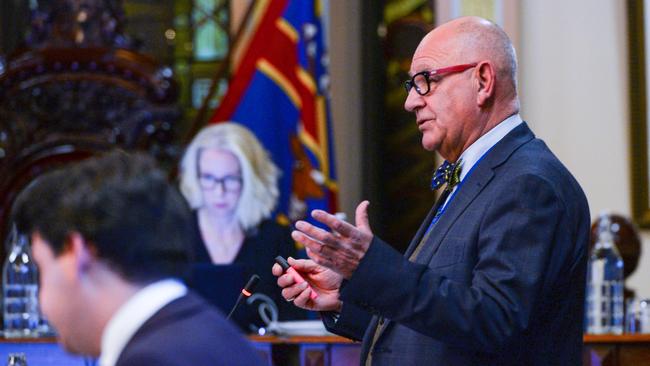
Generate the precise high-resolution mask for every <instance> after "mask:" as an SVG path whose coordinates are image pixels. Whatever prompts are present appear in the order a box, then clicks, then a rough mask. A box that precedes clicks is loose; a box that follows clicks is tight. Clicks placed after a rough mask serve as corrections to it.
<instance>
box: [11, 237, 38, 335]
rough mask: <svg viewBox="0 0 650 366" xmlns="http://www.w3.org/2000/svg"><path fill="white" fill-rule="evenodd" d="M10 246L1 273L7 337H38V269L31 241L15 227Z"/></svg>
mask: <svg viewBox="0 0 650 366" xmlns="http://www.w3.org/2000/svg"><path fill="white" fill-rule="evenodd" d="M8 244H9V246H10V248H11V249H10V251H9V255H8V256H7V258H6V260H5V262H4V267H3V272H2V288H3V295H4V296H3V310H4V313H3V315H4V336H5V338H21V337H35V336H38V329H39V323H40V316H39V308H38V269H37V267H36V263H34V260H33V257H32V254H31V250H30V247H29V241H28V240H27V237H26V236H25V235H22V234H19V233H18V231H17V230H16V226H15V225H13V227H12V229H11V234H10V235H9V241H8Z"/></svg>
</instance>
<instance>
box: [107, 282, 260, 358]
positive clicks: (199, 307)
mask: <svg viewBox="0 0 650 366" xmlns="http://www.w3.org/2000/svg"><path fill="white" fill-rule="evenodd" d="M262 364H263V363H262V361H260V360H259V359H258V358H257V352H256V351H255V349H254V348H253V347H252V346H251V344H250V343H249V341H247V340H246V339H245V338H244V337H243V336H242V335H241V334H240V333H239V332H238V331H237V330H236V328H235V326H234V325H232V324H230V323H229V322H228V321H226V320H225V319H224V317H223V316H222V315H221V314H220V313H218V312H217V311H216V310H215V309H213V308H212V307H211V306H209V305H207V304H206V303H205V302H204V301H203V299H202V298H201V297H199V296H198V295H195V294H193V293H191V292H190V293H189V294H188V295H186V296H183V297H181V298H179V299H176V300H174V301H172V302H171V303H169V304H167V305H166V306H165V307H163V308H162V309H160V310H159V311H158V312H157V313H156V314H154V316H153V317H151V318H150V319H149V320H147V321H146V322H145V323H144V324H143V325H142V327H141V328H140V329H138V331H137V332H136V333H135V334H134V335H133V338H131V340H130V341H129V343H128V344H127V345H126V347H124V350H122V353H121V354H120V357H119V359H118V361H117V363H116V366H143V365H156V366H181V365H182V366H184V365H211V366H212V365H242V366H244V365H262Z"/></svg>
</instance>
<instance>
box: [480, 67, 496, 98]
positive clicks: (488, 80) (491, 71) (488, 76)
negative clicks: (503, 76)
mask: <svg viewBox="0 0 650 366" xmlns="http://www.w3.org/2000/svg"><path fill="white" fill-rule="evenodd" d="M476 74H477V81H478V90H477V91H478V94H477V96H476V103H477V104H478V106H479V107H485V106H487V105H488V104H489V103H491V100H492V96H493V95H494V89H495V86H496V85H495V84H496V81H497V80H496V69H495V68H494V65H493V64H492V62H491V61H483V62H480V63H479V64H478V65H477V66H476Z"/></svg>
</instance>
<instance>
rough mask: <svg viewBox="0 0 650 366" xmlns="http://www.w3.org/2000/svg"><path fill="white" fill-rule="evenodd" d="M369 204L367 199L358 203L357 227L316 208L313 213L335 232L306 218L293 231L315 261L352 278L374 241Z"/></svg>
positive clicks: (344, 276) (345, 276) (292, 235)
mask: <svg viewBox="0 0 650 366" xmlns="http://www.w3.org/2000/svg"><path fill="white" fill-rule="evenodd" d="M368 205H370V202H368V201H363V202H361V203H360V204H359V206H357V209H356V212H355V223H356V226H353V225H351V224H349V223H347V222H345V221H343V220H340V219H338V218H336V216H334V215H331V214H329V213H327V212H325V211H322V210H314V211H312V213H311V216H312V217H313V218H314V219H316V220H317V221H319V222H322V223H323V224H325V225H327V226H328V227H329V228H330V229H331V230H332V232H328V231H325V230H323V229H321V228H319V227H316V226H314V225H312V224H310V223H308V222H305V221H298V222H296V230H294V231H293V232H292V233H291V237H293V239H294V240H296V241H298V242H300V243H302V244H304V245H305V247H306V248H307V255H309V258H311V259H312V260H313V261H314V262H316V263H318V264H320V265H322V266H324V267H327V268H329V269H331V270H333V271H334V272H337V273H339V274H340V275H341V276H343V278H345V279H349V278H350V277H352V273H354V271H355V270H356V269H357V267H358V266H359V262H360V261H361V259H362V258H363V256H364V255H365V254H366V252H367V251H368V247H369V246H370V242H371V241H372V237H373V234H372V231H371V230H370V223H369V222H368Z"/></svg>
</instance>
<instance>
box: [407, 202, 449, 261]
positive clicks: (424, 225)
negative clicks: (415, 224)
mask: <svg viewBox="0 0 650 366" xmlns="http://www.w3.org/2000/svg"><path fill="white" fill-rule="evenodd" d="M440 205H441V202H438V201H436V204H434V205H433V208H431V210H429V213H428V214H427V217H426V218H425V219H424V221H423V222H422V225H420V228H419V229H418V231H417V232H416V233H415V236H414V237H413V239H411V243H410V244H409V246H408V248H407V249H406V252H405V253H404V257H406V258H408V257H410V256H411V253H413V251H414V250H415V248H416V247H417V246H418V243H419V242H420V240H422V237H423V236H424V234H426V232H427V229H428V228H429V225H430V224H431V220H433V216H434V215H435V214H436V211H437V210H438V206H440Z"/></svg>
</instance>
